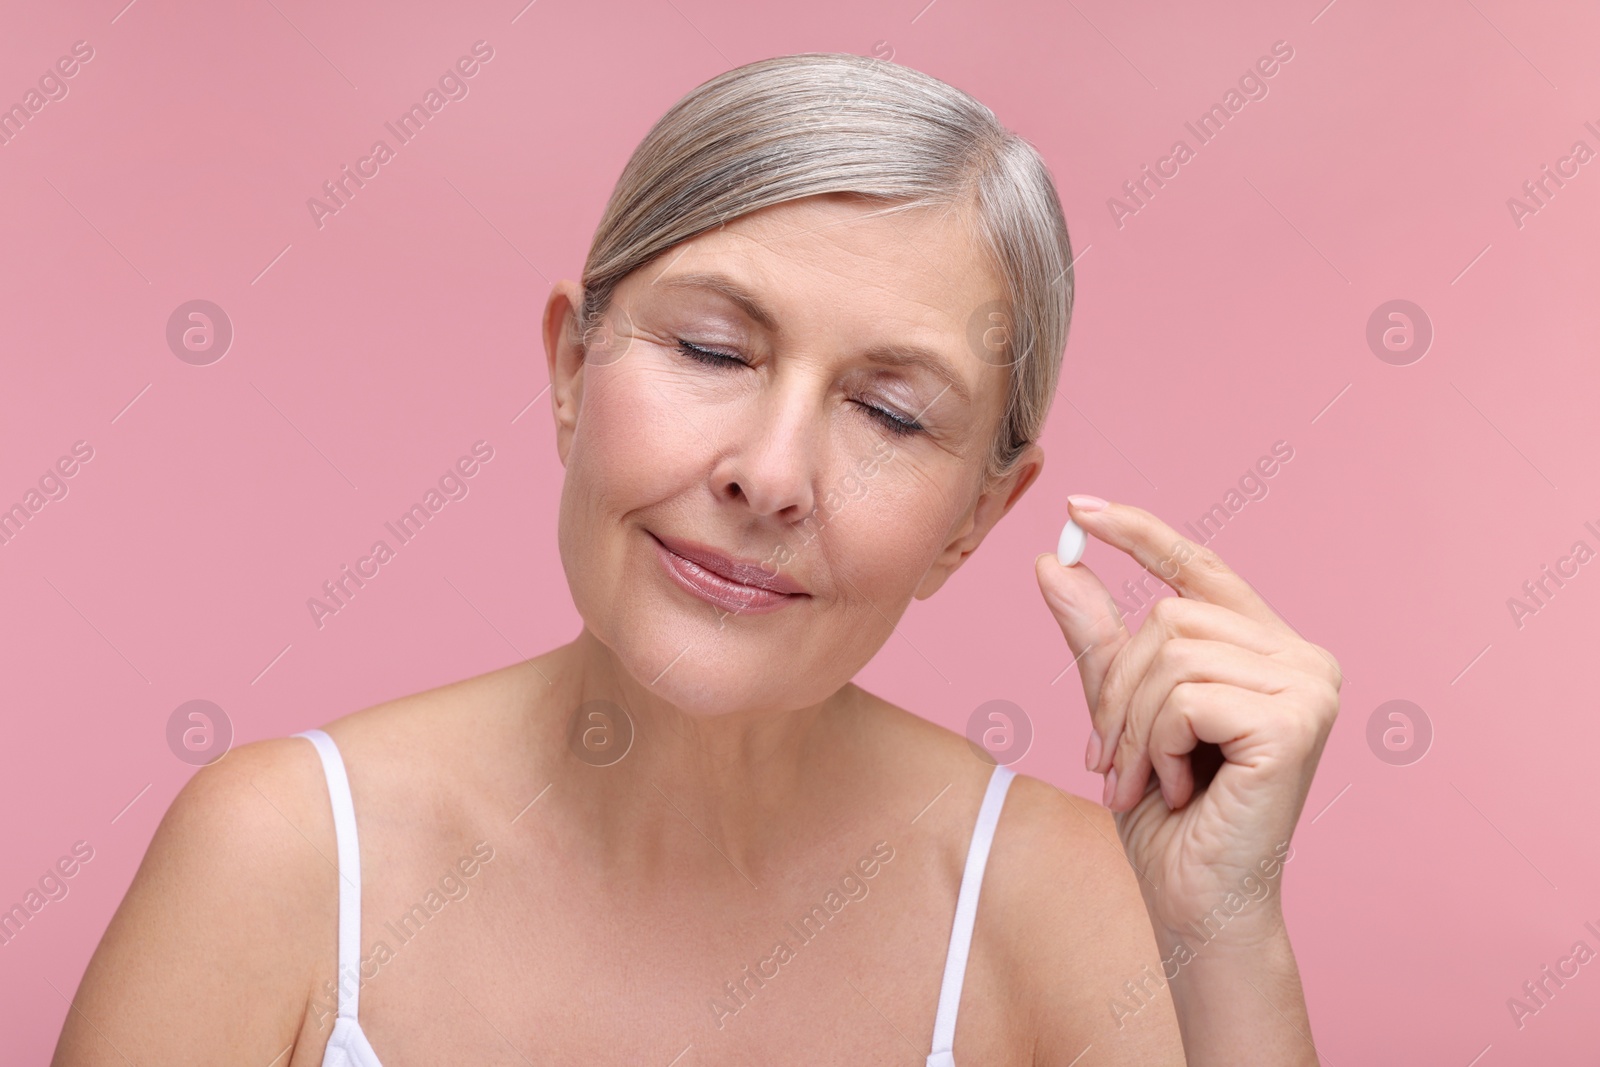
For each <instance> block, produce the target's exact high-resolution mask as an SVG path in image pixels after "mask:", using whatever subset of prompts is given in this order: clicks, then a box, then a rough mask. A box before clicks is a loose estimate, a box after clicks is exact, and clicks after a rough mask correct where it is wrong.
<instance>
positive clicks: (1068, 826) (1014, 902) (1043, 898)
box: [984, 774, 1184, 1065]
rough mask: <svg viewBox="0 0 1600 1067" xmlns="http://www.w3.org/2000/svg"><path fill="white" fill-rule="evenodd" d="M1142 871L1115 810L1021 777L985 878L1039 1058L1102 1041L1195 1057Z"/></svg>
mask: <svg viewBox="0 0 1600 1067" xmlns="http://www.w3.org/2000/svg"><path fill="white" fill-rule="evenodd" d="M1141 877H1142V876H1141V875H1140V874H1139V873H1138V872H1136V871H1135V870H1134V869H1133V867H1132V865H1131V864H1129V862H1128V860H1127V857H1126V854H1125V853H1124V852H1123V849H1122V842H1121V839H1120V838H1119V837H1118V835H1117V828H1116V823H1115V822H1114V820H1113V817H1112V815H1111V812H1109V811H1108V810H1106V808H1104V807H1102V806H1101V805H1099V804H1096V803H1094V802H1092V801H1089V800H1086V799H1084V798H1083V797H1080V796H1076V795H1074V794H1071V793H1067V792H1065V791H1064V790H1061V789H1059V788H1057V787H1056V786H1054V785H1051V784H1050V783H1048V782H1044V781H1041V780H1040V779H1038V778H1034V777H1031V776H1029V775H1025V774H1018V775H1017V777H1016V779H1015V780H1014V781H1013V782H1012V783H1011V789H1010V791H1009V793H1008V794H1007V797H1006V805H1005V808H1004V809H1003V812H1002V816H1001V821H1000V824H999V827H998V828H997V830H996V833H995V840H994V845H993V848H992V851H991V854H990V860H989V868H988V871H987V872H986V874H985V878H984V897H986V898H990V899H989V900H987V901H986V903H989V904H990V905H992V906H991V907H990V908H988V909H987V911H986V915H985V918H986V919H990V920H991V921H992V922H993V924H994V925H993V927H992V929H993V931H994V935H995V937H996V939H997V940H998V941H999V942H1000V943H1001V944H1002V945H1003V946H1004V952H1005V954H1006V956H1007V958H1008V959H1010V960H1012V961H1014V962H1015V966H1014V967H1013V968H1012V969H1011V971H1010V974H1011V976H1012V979H1011V980H1012V981H1013V982H1014V983H1015V984H1014V988H1011V989H1009V990H1007V993H1008V995H1010V996H1013V997H1015V998H1016V999H1017V1000H1018V1002H1020V1003H1026V1004H1028V1005H1029V1007H1030V1011H1029V1014H1030V1015H1031V1016H1032V1018H1033V1019H1034V1020H1035V1021H1036V1033H1037V1035H1038V1038H1037V1046H1036V1059H1035V1062H1037V1063H1040V1064H1055V1063H1063V1064H1064V1063H1069V1062H1072V1061H1073V1060H1074V1058H1075V1057H1077V1056H1078V1055H1079V1054H1081V1053H1082V1052H1083V1051H1084V1050H1085V1048H1086V1047H1088V1046H1091V1045H1092V1046H1093V1047H1094V1048H1095V1050H1096V1062H1098V1063H1110V1064H1140V1065H1143V1064H1182V1063H1183V1062H1184V1055H1183V1043H1182V1038H1181V1035H1180V1033H1179V1030H1178V1023H1177V1016H1176V1014H1175V1012H1174V1009H1173V1005H1172V998H1171V996H1170V995H1169V994H1168V993H1167V991H1166V986H1165V980H1164V979H1163V978H1162V964H1161V959H1160V953H1159V952H1158V950H1157V946H1156V940H1155V934H1154V932H1153V931H1152V930H1151V927H1150V919H1149V915H1148V913H1147V912H1146V910H1145V904H1144V897H1143V895H1142V894H1141V892H1140V886H1139V880H1140V878H1141ZM991 894H992V897H991ZM1129 983H1131V986H1130V985H1129Z"/></svg>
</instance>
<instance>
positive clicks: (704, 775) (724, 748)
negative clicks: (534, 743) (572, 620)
mask: <svg viewBox="0 0 1600 1067" xmlns="http://www.w3.org/2000/svg"><path fill="white" fill-rule="evenodd" d="M559 651H560V654H559V655H558V656H555V657H551V658H550V662H549V665H548V666H546V667H545V668H544V669H543V671H542V673H544V674H545V675H546V676H547V678H548V681H549V682H550V686H549V687H547V692H548V693H549V694H550V696H549V698H548V699H549V701H550V702H549V703H547V704H546V707H548V708H549V709H550V711H551V713H552V714H553V715H554V716H555V718H554V719H552V720H551V721H552V727H556V726H559V729H560V730H561V731H562V736H563V747H562V750H561V754H560V768H561V769H560V770H559V771H558V772H557V777H556V783H557V787H558V788H561V789H562V790H563V792H564V793H566V794H567V795H568V798H569V803H571V804H572V805H573V806H574V807H575V809H576V810H577V812H578V816H579V818H580V819H581V820H582V821H583V827H582V828H583V830H584V831H585V832H586V833H590V834H593V835H594V838H595V839H596V840H597V841H598V842H599V843H600V846H601V848H602V849H603V850H604V851H605V853H606V854H607V860H608V862H616V863H618V864H622V865H626V866H629V867H635V868H638V867H643V868H645V870H644V871H643V872H641V873H649V869H650V868H653V867H657V866H666V865H670V866H671V867H672V868H673V869H674V870H676V871H678V872H682V871H683V870H684V868H685V863H686V862H691V863H692V866H693V867H694V869H695V870H696V871H720V872H721V873H723V874H726V875H729V876H730V877H737V878H743V879H744V880H747V881H756V882H759V881H760V878H759V877H758V875H759V873H760V872H762V871H763V870H768V869H771V868H772V867H773V866H774V865H775V864H778V863H781V854H782V853H783V852H784V851H785V850H786V849H787V848H789V847H792V846H793V845H795V844H797V843H799V842H800V841H803V840H805V839H806V838H807V837H809V836H812V835H814V833H815V831H816V814H817V813H818V811H819V805H818V802H819V800H821V799H823V798H825V797H827V796H829V795H830V794H834V793H836V792H837V785H836V784H835V785H832V786H829V785H828V784H826V782H827V780H829V779H830V770H831V769H832V768H833V767H834V766H835V765H836V763H837V758H838V753H839V749H840V746H841V745H844V746H848V745H849V744H850V743H851V742H850V739H849V735H850V734H851V730H850V726H851V724H852V722H853V721H854V718H855V717H854V716H853V715H852V714H851V712H852V709H853V708H854V707H855V699H854V698H855V694H856V693H857V692H858V690H856V687H855V686H854V685H845V686H843V687H842V688H840V689H839V690H838V691H836V692H835V693H833V694H832V695H831V696H829V697H827V698H826V699H824V700H823V701H821V702H820V703H817V704H812V705H809V706H806V707H801V708H795V709H791V710H782V709H771V708H761V709H755V710H735V711H724V712H719V713H718V714H715V715H706V714H697V713H696V712H695V711H694V710H693V709H686V708H683V707H680V706H678V705H676V704H673V703H672V702H671V701H669V700H667V699H665V698H663V697H662V695H661V694H660V692H659V691H657V690H656V689H653V688H651V686H649V685H647V684H645V683H643V682H640V681H639V680H638V679H636V678H634V677H633V676H632V675H630V674H629V673H628V671H627V670H626V669H625V668H624V667H623V665H622V664H621V663H620V662H619V661H618V660H617V658H616V656H615V654H614V653H613V652H612V651H611V649H609V648H608V647H607V646H606V645H604V644H603V643H602V642H601V641H600V640H599V639H597V638H596V637H595V636H594V635H593V634H592V633H590V631H589V630H588V628H587V627H585V628H584V630H583V631H582V632H581V633H580V634H579V635H578V637H577V638H576V639H575V640H574V641H573V642H572V643H570V644H568V645H566V646H564V647H563V648H562V649H561V650H559ZM808 824H809V826H808ZM667 841H675V842H688V844H689V846H690V847H689V848H688V852H689V853H690V854H691V857H692V859H689V860H686V857H685V855H679V854H673V853H674V852H675V851H676V850H675V849H670V850H669V849H664V847H663V842H667ZM730 867H731V868H732V869H731V870H730Z"/></svg>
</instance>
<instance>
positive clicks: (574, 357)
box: [543, 279, 583, 467]
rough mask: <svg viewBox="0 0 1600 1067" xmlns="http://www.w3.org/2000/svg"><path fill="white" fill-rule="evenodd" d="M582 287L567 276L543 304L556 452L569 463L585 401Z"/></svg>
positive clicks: (545, 351)
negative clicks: (580, 323)
mask: <svg viewBox="0 0 1600 1067" xmlns="http://www.w3.org/2000/svg"><path fill="white" fill-rule="evenodd" d="M582 304H583V287H582V286H580V285H579V284H578V283H577V282H574V281H571V280H570V279H564V280H562V281H559V282H557V283H556V284H555V287H554V288H552V289H551V290H550V298H549V300H547V301H546V302H545V305H544V324H543V333H544V358H545V365H546V367H547V368H548V370H549V372H550V408H551V411H552V412H553V413H554V415H555V420H556V452H557V453H558V454H559V455H560V457H561V465H562V466H563V467H565V466H566V465H567V451H568V449H570V448H571V446H572V435H573V432H574V431H575V430H576V429H577V427H578V409H579V407H580V406H581V405H582V401H583V345H582V343H581V340H582V339H581V338H580V337H579V336H578V309H579V308H580V307H582Z"/></svg>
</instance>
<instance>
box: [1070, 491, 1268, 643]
mask: <svg viewBox="0 0 1600 1067" xmlns="http://www.w3.org/2000/svg"><path fill="white" fill-rule="evenodd" d="M1068 513H1069V514H1070V515H1071V517H1072V520H1073V521H1074V522H1076V523H1077V524H1078V525H1079V526H1081V527H1083V530H1084V532H1085V533H1088V534H1090V535H1091V536H1093V537H1097V538H1099V539H1100V540H1102V541H1104V542H1105V543H1106V544H1108V545H1111V546H1112V547H1114V548H1120V549H1121V550H1122V551H1124V552H1126V553H1128V554H1129V555H1130V556H1132V557H1133V558H1134V559H1136V560H1138V562H1139V564H1140V566H1142V567H1144V569H1145V570H1147V571H1149V572H1151V573H1152V574H1154V575H1155V576H1156V577H1157V578H1159V579H1161V580H1162V581H1163V582H1165V583H1166V584H1167V585H1168V586H1170V587H1171V588H1172V590H1173V592H1175V593H1177V594H1178V595H1179V596H1183V597H1188V598H1189V599H1191V600H1203V601H1205V602H1207V603H1209V604H1219V605H1221V606H1222V607H1225V608H1232V609H1233V610H1234V611H1237V612H1238V613H1239V614H1241V615H1244V616H1246V617H1247V618H1251V619H1254V620H1256V621H1257V622H1259V623H1261V624H1262V625H1264V626H1269V627H1272V628H1274V629H1280V630H1285V631H1288V632H1290V633H1294V628H1293V627H1291V626H1290V625H1289V624H1288V623H1286V622H1285V621H1284V620H1283V619H1281V618H1280V617H1279V616H1278V613H1277V612H1275V611H1273V610H1272V607H1271V605H1269V604H1268V603H1267V602H1266V601H1265V600H1264V599H1262V597H1261V594H1260V593H1257V592H1256V591H1255V588H1254V587H1253V586H1252V585H1251V584H1250V583H1249V582H1247V581H1245V580H1244V579H1243V578H1242V577H1240V576H1239V575H1238V574H1236V573H1235V572H1234V571H1233V570H1232V568H1230V567H1229V566H1228V565H1227V564H1226V563H1224V562H1222V557H1220V556H1218V555H1217V554H1216V552H1214V551H1212V550H1211V549H1210V548H1207V547H1206V546H1205V545H1199V544H1196V543H1194V542H1193V541H1191V540H1189V539H1188V538H1186V537H1184V536H1182V535H1181V534H1179V533H1178V532H1177V531H1176V530H1174V529H1173V528H1172V527H1170V526H1168V525H1167V524H1166V523H1164V522H1162V521H1161V520H1160V519H1158V518H1156V517H1155V516H1154V515H1152V514H1150V512H1148V511H1146V510H1144V509H1143V508H1139V507H1134V506H1133V505H1132V504H1116V503H1111V504H1107V505H1106V506H1105V507H1103V508H1097V509H1095V510H1093V511H1086V510H1084V509H1082V508H1080V507H1079V506H1078V505H1077V504H1069V512H1068ZM1296 636H1298V634H1296Z"/></svg>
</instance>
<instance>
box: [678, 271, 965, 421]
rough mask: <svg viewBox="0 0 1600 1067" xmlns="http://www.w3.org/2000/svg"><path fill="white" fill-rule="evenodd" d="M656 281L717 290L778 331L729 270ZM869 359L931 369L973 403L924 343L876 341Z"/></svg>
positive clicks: (956, 377)
mask: <svg viewBox="0 0 1600 1067" xmlns="http://www.w3.org/2000/svg"><path fill="white" fill-rule="evenodd" d="M652 284H654V285H660V286H663V287H665V288H668V289H703V290H708V291H710V292H713V293H717V294H719V295H721V296H724V297H726V298H727V299H728V300H730V301H732V302H733V304H734V305H735V306H737V307H738V308H739V310H740V311H742V312H744V313H745V315H747V316H749V318H750V319H751V321H753V322H755V323H756V324H757V325H759V326H760V327H761V328H762V329H764V330H766V331H768V332H769V333H778V332H779V330H778V320H777V319H776V318H774V317H773V315H772V313H771V312H770V311H768V310H767V309H766V308H765V307H763V306H762V304H761V302H760V301H759V300H757V299H756V297H755V294H753V293H751V292H750V290H748V289H746V288H745V287H744V286H742V285H740V284H739V283H738V282H736V281H734V280H733V279H732V278H730V277H729V276H728V275H726V274H720V273H716V272H702V271H696V272H691V273H687V274H674V275H671V276H669V277H664V278H657V279H656V280H655V281H654V282H653V283H652ZM862 354H863V355H864V356H866V358H867V359H869V360H871V361H872V362H874V363H877V364H880V365H882V366H888V367H921V368H923V369H924V370H927V371H929V372H930V373H932V374H933V375H934V376H935V377H937V378H938V379H939V380H940V381H942V382H944V383H945V384H946V386H948V387H949V391H950V392H952V393H954V394H955V395H956V396H958V397H959V398H960V399H961V400H962V401H963V402H964V403H967V404H970V403H972V393H971V392H970V391H969V390H968V389H967V385H966V383H965V382H963V381H962V380H961V375H960V374H958V373H957V372H956V370H955V368H954V367H952V366H951V365H950V362H949V360H947V359H945V358H944V357H943V356H941V355H939V354H938V353H937V352H935V351H933V350H932V349H929V348H924V347H922V346H921V345H914V344H904V343H896V342H891V343H888V344H881V345H874V346H873V347H871V348H869V349H867V350H866V351H865V352H864V353H862Z"/></svg>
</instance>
